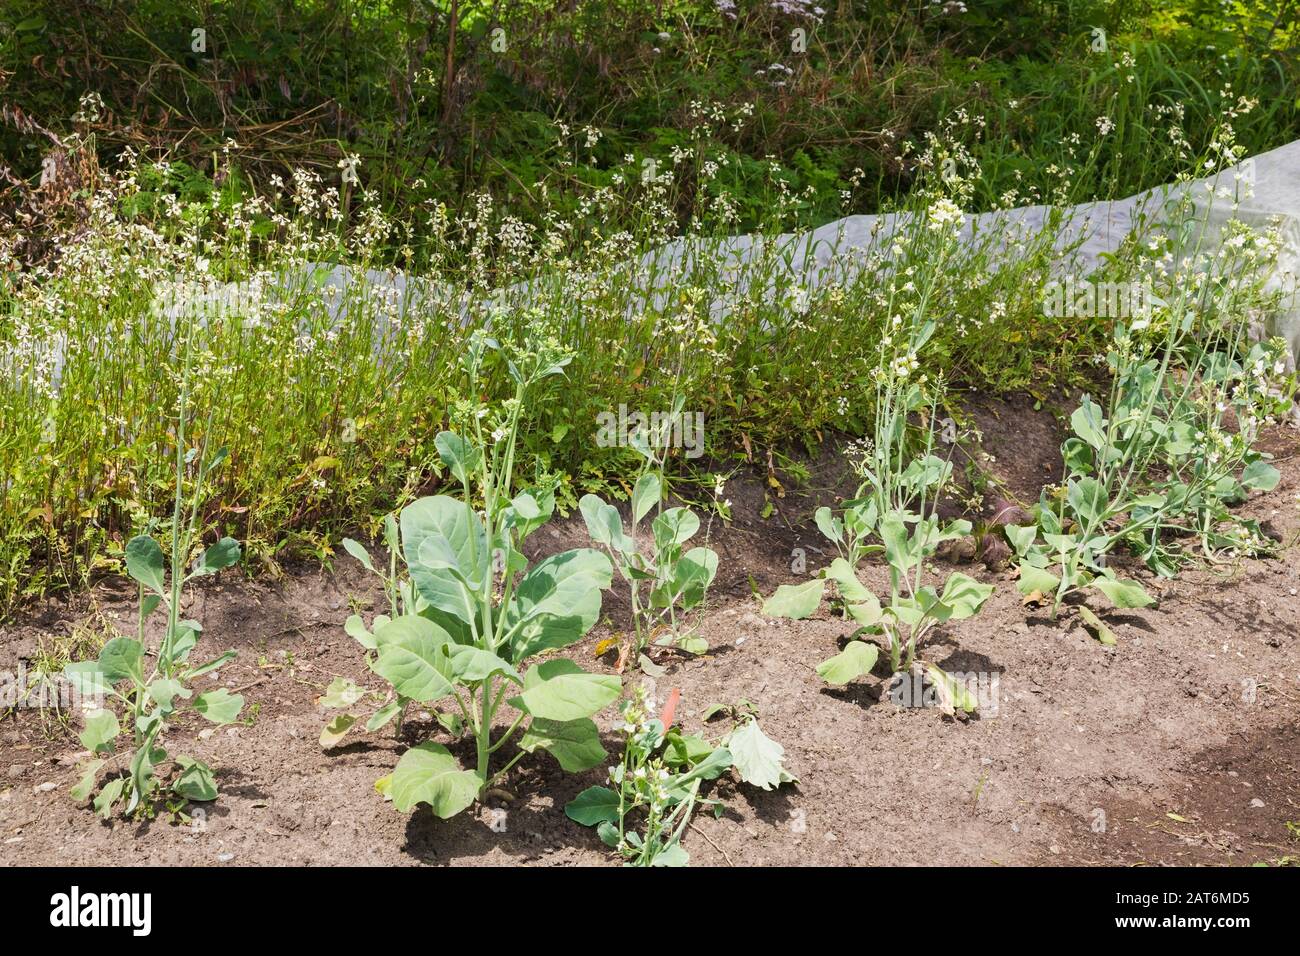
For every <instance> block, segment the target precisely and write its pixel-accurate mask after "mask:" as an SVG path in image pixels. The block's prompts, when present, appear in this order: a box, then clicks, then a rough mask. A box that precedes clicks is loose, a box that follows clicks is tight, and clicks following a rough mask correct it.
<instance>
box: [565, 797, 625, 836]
mask: <svg viewBox="0 0 1300 956" xmlns="http://www.w3.org/2000/svg"><path fill="white" fill-rule="evenodd" d="M618 802H619V801H618V794H617V793H615V792H614V791H613V790H610V789H609V788H608V787H588V788H587V789H586V790H584V791H582V793H580V794H578V795H577V796H576V797H574V798H573V799H572V800H570V801H569V802H568V803H567V804H566V805H565V807H564V815H565V816H567V817H568V818H569V819H570V820H575V821H577V822H578V823H581V824H582V825H583V826H584V827H594V826H596V825H597V824H599V823H609V824H617V823H618Z"/></svg>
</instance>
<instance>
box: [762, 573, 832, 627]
mask: <svg viewBox="0 0 1300 956" xmlns="http://www.w3.org/2000/svg"><path fill="white" fill-rule="evenodd" d="M825 589H826V582H825V580H823V579H822V578H813V579H812V580H811V581H805V582H804V583H803V584H783V585H781V586H780V587H779V588H777V589H776V593H774V594H773V595H772V596H771V597H770V598H768V599H767V600H766V601H764V602H763V613H764V614H765V615H767V616H768V617H788V618H791V619H793V620H796V621H798V620H802V619H803V618H805V617H807V616H808V615H809V614H812V613H813V612H814V611H816V610H817V608H818V607H820V606H821V603H822V592H823V591H825Z"/></svg>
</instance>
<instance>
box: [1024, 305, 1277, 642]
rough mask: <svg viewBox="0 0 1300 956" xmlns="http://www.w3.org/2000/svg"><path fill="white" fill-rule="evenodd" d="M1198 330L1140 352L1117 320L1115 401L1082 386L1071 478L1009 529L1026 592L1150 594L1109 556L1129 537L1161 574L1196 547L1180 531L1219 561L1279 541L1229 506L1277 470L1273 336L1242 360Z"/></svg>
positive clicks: (1067, 454)
mask: <svg viewBox="0 0 1300 956" xmlns="http://www.w3.org/2000/svg"><path fill="white" fill-rule="evenodd" d="M1166 321H1169V322H1170V323H1171V324H1174V323H1173V322H1172V320H1171V319H1169V318H1168V317H1167V316H1166ZM1191 321H1192V320H1191V319H1190V318H1188V319H1187V320H1186V322H1185V323H1183V325H1188V323H1190V322H1191ZM1190 334H1191V329H1190V326H1188V328H1187V329H1183V330H1180V329H1179V328H1177V327H1175V330H1174V331H1173V332H1171V333H1168V336H1167V338H1166V340H1165V341H1163V342H1162V343H1161V344H1160V345H1159V346H1158V348H1159V350H1158V351H1157V352H1156V353H1155V354H1154V355H1151V356H1147V355H1142V354H1138V350H1139V349H1140V348H1141V346H1140V345H1139V344H1138V343H1136V342H1135V341H1134V339H1133V336H1132V333H1131V330H1130V329H1129V328H1127V327H1120V328H1119V329H1118V330H1117V337H1116V346H1115V348H1114V349H1113V350H1112V351H1111V353H1110V355H1109V361H1110V364H1111V367H1112V368H1113V369H1114V370H1115V372H1116V375H1115V383H1114V385H1113V387H1112V392H1111V396H1110V401H1109V409H1108V410H1107V409H1103V408H1102V407H1101V406H1100V405H1099V404H1098V403H1097V402H1096V401H1094V400H1093V399H1092V398H1091V397H1090V396H1087V395H1085V396H1084V397H1083V399H1082V401H1081V403H1080V405H1079V407H1078V408H1077V409H1075V411H1074V413H1073V414H1072V415H1071V416H1070V425H1071V430H1072V432H1073V434H1072V435H1071V436H1070V437H1069V438H1067V439H1066V441H1065V442H1064V444H1063V445H1062V456H1063V458H1064V461H1065V469H1066V477H1065V480H1064V482H1063V483H1062V485H1061V486H1059V487H1058V488H1057V489H1054V490H1048V489H1045V490H1044V492H1043V494H1042V496H1041V498H1040V501H1039V504H1038V506H1037V508H1036V515H1035V521H1036V524H1035V525H1031V526H1017V525H1009V526H1007V528H1006V534H1007V539H1008V541H1009V542H1010V544H1011V547H1012V549H1013V550H1014V552H1015V554H1016V557H1017V559H1018V565H1019V583H1018V587H1019V589H1020V591H1021V593H1023V594H1025V595H1027V596H1030V597H1034V598H1038V599H1041V600H1043V601H1045V602H1048V603H1050V605H1051V610H1052V616H1053V617H1055V616H1056V615H1057V613H1058V612H1059V610H1060V607H1061V605H1062V603H1063V602H1064V601H1065V599H1066V598H1067V597H1068V596H1069V595H1070V594H1072V593H1075V592H1078V591H1082V590H1084V589H1095V590H1097V591H1100V592H1101V593H1102V594H1103V595H1105V597H1106V598H1107V599H1108V600H1109V601H1110V602H1111V603H1112V604H1113V605H1115V606H1116V607H1121V608H1136V607H1145V606H1147V605H1149V604H1151V603H1152V602H1153V599H1152V598H1151V596H1150V595H1149V594H1148V593H1147V591H1146V589H1145V588H1143V587H1142V586H1141V585H1140V584H1138V583H1137V582H1136V581H1133V580H1131V579H1124V578H1121V577H1119V576H1118V575H1117V574H1116V573H1115V572H1114V570H1113V569H1112V568H1111V567H1109V566H1108V558H1109V556H1110V555H1112V554H1113V553H1114V552H1115V551H1116V550H1117V549H1118V548H1120V547H1123V548H1124V549H1126V550H1127V551H1129V552H1130V553H1132V554H1134V555H1135V556H1137V557H1139V558H1140V559H1141V560H1142V561H1143V562H1144V563H1145V564H1146V566H1147V568H1148V569H1149V570H1150V571H1152V572H1153V573H1155V574H1156V575H1159V576H1161V577H1172V576H1174V575H1175V574H1177V572H1178V570H1179V569H1180V568H1181V567H1182V566H1183V565H1184V564H1186V563H1187V562H1188V561H1189V560H1191V555H1190V554H1189V553H1188V551H1187V549H1186V548H1185V547H1184V546H1183V545H1182V544H1181V542H1182V541H1184V540H1188V539H1191V540H1199V541H1200V543H1201V548H1202V553H1203V555H1204V557H1206V558H1207V559H1211V560H1213V559H1214V558H1215V555H1216V553H1217V552H1219V551H1221V550H1224V549H1232V550H1234V551H1236V552H1238V553H1259V552H1261V551H1263V550H1266V549H1267V548H1269V547H1270V544H1269V542H1268V541H1267V539H1266V538H1265V537H1264V535H1263V533H1262V531H1261V530H1260V528H1259V526H1258V525H1257V524H1255V523H1253V522H1250V521H1247V520H1243V519H1238V518H1237V517H1236V516H1234V515H1233V514H1232V513H1231V512H1230V511H1229V510H1228V506H1229V505H1230V504H1233V503H1236V502H1239V501H1241V500H1244V498H1245V497H1246V495H1247V494H1248V493H1249V492H1250V491H1267V490H1271V489H1272V488H1273V487H1275V486H1276V485H1277V482H1278V479H1279V474H1278V471H1277V469H1276V468H1274V467H1273V466H1272V465H1271V464H1269V462H1268V456H1267V455H1265V454H1264V453H1261V452H1259V451H1258V450H1256V449H1255V447H1254V444H1255V441H1256V436H1257V433H1258V430H1259V427H1260V426H1261V424H1262V423H1263V422H1265V421H1266V420H1268V419H1269V418H1271V417H1273V416H1276V415H1278V414H1280V413H1281V411H1283V410H1284V409H1285V407H1286V405H1287V404H1288V403H1287V399H1286V397H1285V392H1284V391H1282V390H1281V388H1280V387H1279V386H1280V385H1281V384H1282V383H1281V382H1280V381H1279V380H1278V376H1277V374H1276V372H1277V371H1280V369H1281V365H1280V362H1279V361H1278V359H1277V354H1276V349H1277V346H1276V344H1275V343H1274V344H1264V343H1260V344H1256V345H1254V346H1253V347H1251V348H1250V349H1249V351H1248V352H1246V353H1245V354H1244V355H1243V357H1242V358H1241V359H1234V358H1232V352H1231V351H1227V352H1225V351H1223V350H1222V344H1223V343H1221V342H1219V341H1217V339H1216V340H1215V341H1214V343H1213V344H1214V345H1215V346H1216V347H1215V348H1214V349H1211V350H1207V349H1206V347H1205V345H1204V344H1203V342H1201V341H1200V340H1197V339H1192V340H1190V341H1187V340H1185V339H1186V336H1188V335H1190ZM1212 338H1214V337H1213V336H1212ZM1233 344H1234V345H1235V344H1239V343H1233ZM1175 364H1177V365H1178V366H1179V368H1178V370H1177V373H1176V374H1175V372H1174V371H1173V370H1172V366H1173V365H1175ZM1230 421H1231V423H1232V424H1231V426H1230V424H1229V422H1230Z"/></svg>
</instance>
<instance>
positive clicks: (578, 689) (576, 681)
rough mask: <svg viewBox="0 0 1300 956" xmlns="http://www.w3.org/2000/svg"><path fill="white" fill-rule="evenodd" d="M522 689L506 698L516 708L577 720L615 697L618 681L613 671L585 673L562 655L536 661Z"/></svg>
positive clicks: (535, 715)
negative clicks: (515, 695) (609, 672)
mask: <svg viewBox="0 0 1300 956" xmlns="http://www.w3.org/2000/svg"><path fill="white" fill-rule="evenodd" d="M528 677H529V679H528V680H527V681H526V682H525V684H524V692H523V693H522V694H520V695H519V696H518V697H513V698H511V699H510V705H511V706H512V707H515V708H517V709H518V710H522V711H525V712H526V713H529V714H532V715H533V716H534V717H541V718H544V719H546V720H559V721H567V720H578V719H580V718H582V717H590V716H591V715H592V714H594V713H597V712H598V711H600V710H602V709H604V708H605V707H607V706H609V705H610V704H612V703H613V702H614V701H616V700H618V696H619V694H620V693H622V691H623V684H622V681H621V680H619V678H618V677H615V676H613V675H604V674H588V673H586V672H585V671H583V670H582V669H580V668H579V667H578V665H576V664H574V663H573V662H572V661H570V660H567V659H566V658H556V659H554V660H549V661H544V662H542V663H541V664H538V665H536V666H535V667H534V668H533V669H532V670H531V671H529V672H528Z"/></svg>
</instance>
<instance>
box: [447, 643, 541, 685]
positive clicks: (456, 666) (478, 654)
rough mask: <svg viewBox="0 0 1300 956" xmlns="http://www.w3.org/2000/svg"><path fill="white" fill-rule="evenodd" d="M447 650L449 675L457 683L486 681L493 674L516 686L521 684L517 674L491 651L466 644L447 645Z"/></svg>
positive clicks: (521, 679)
mask: <svg viewBox="0 0 1300 956" xmlns="http://www.w3.org/2000/svg"><path fill="white" fill-rule="evenodd" d="M448 648H449V649H450V651H451V673H452V675H453V676H454V677H455V679H456V680H457V681H460V682H463V683H469V682H471V681H482V680H487V679H488V678H489V677H491V676H492V675H493V674H504V675H505V676H506V677H508V678H510V679H511V680H512V681H514V682H515V683H516V684H522V683H523V678H521V677H520V676H519V672H518V671H516V670H515V669H514V668H513V667H511V666H510V664H509V663H507V662H506V661H503V660H502V659H501V658H499V657H497V655H495V654H493V653H492V652H491V651H485V650H483V649H482V648H478V647H472V646H470V645H468V644H454V645H453V644H449V645H448Z"/></svg>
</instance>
